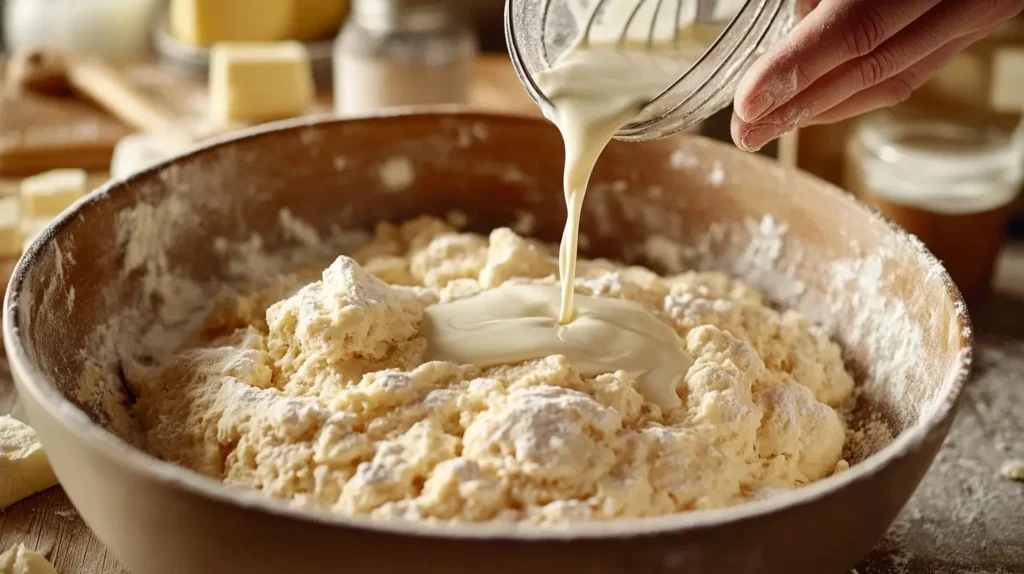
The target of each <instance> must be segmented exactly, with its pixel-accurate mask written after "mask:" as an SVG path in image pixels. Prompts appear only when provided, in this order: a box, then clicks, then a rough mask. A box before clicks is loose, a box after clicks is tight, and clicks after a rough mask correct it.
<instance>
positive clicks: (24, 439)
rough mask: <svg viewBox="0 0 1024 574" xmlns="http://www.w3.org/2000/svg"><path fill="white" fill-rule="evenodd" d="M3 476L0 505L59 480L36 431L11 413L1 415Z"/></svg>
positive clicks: (0, 466)
mask: <svg viewBox="0 0 1024 574" xmlns="http://www.w3.org/2000/svg"><path fill="white" fill-rule="evenodd" d="M0 477H3V480H0V508H6V507H8V506H10V505H12V504H14V503H15V502H18V501H19V500H21V499H23V498H27V497H29V496H32V495H33V494H35V493H37V492H42V491H44V490H46V489H47V488H50V487H52V486H54V485H56V484H57V477H55V476H54V475H53V470H52V469H51V468H50V463H49V462H48V461H47V460H46V454H45V453H44V452H43V446H42V445H41V444H39V439H38V438H36V431H35V430H33V429H32V427H30V426H28V425H27V424H25V423H23V422H21V421H19V420H18V419H15V418H13V417H9V416H0ZM0 572H6V571H5V570H3V569H2V568H0Z"/></svg>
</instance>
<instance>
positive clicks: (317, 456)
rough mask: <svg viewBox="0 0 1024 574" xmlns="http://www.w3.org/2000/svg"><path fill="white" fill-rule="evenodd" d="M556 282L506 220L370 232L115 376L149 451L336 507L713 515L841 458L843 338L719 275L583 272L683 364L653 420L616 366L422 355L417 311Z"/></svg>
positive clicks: (544, 256) (466, 513)
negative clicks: (168, 350) (509, 287)
mask: <svg viewBox="0 0 1024 574" xmlns="http://www.w3.org/2000/svg"><path fill="white" fill-rule="evenodd" d="M557 272H558V260H557V254H556V252H555V250H553V249H551V248H549V247H548V246H546V245H542V244H539V243H537V242H534V241H532V240H528V239H524V238H522V237H519V236H517V235H516V234H515V233H513V232H512V231H510V230H508V229H498V230H495V231H493V232H492V233H491V234H490V236H489V237H482V236H478V235H474V234H468V233H461V232H459V231H458V230H456V229H453V228H451V227H450V226H448V225H447V224H445V223H443V222H441V221H439V220H436V219H431V218H421V219H417V220H414V221H410V222H407V223H405V224H402V225H399V226H396V225H391V224H381V225H380V226H379V228H378V229H377V232H376V235H375V238H374V240H373V241H372V242H371V243H370V244H368V245H366V246H365V247H363V248H361V249H359V250H358V251H357V252H355V253H353V254H352V256H351V257H347V256H342V257H339V258H338V259H337V260H336V261H335V262H334V263H333V264H332V265H331V266H330V267H328V268H327V270H326V271H324V272H323V274H322V277H321V278H320V279H319V280H316V281H313V282H312V283H309V284H308V285H304V286H303V283H305V281H306V280H307V279H308V274H302V273H300V274H297V275H295V276H291V277H286V278H283V279H281V280H280V281H279V282H278V283H277V284H275V285H272V286H271V287H269V288H267V289H266V290H264V291H260V292H255V293H252V294H250V295H248V296H246V297H243V298H237V299H233V300H228V301H224V302H222V304H220V305H219V306H218V307H217V309H215V310H214V312H213V313H212V314H211V315H210V317H209V320H208V323H207V326H206V329H205V330H204V332H203V334H202V337H201V338H200V342H199V343H197V344H195V345H194V346H191V347H189V348H186V349H183V350H181V351H180V352H179V353H178V354H176V355H175V356H173V357H171V358H169V359H167V360H164V361H158V362H155V363H154V362H146V363H138V364H129V365H127V366H126V376H127V378H128V381H129V383H130V385H131V386H132V388H133V389H134V391H135V392H136V395H137V401H136V404H135V409H136V414H137V416H138V418H139V419H140V420H141V422H142V424H143V426H144V428H145V445H144V446H145V448H146V449H147V450H149V451H150V452H151V453H153V454H154V455H156V456H159V457H160V458H163V459H165V460H168V461H172V462H174V463H177V464H180V465H183V466H185V467H188V468H190V469H193V470H195V471H197V472H200V473H202V474H205V475H207V476H210V477H213V478H216V479H219V480H222V481H224V482H225V483H227V484H231V485H237V486H242V487H246V488H251V489H255V490H258V491H262V492H263V493H266V494H267V495H270V496H273V497H277V498H281V499H285V500H289V501H293V502H294V503H296V504H300V505H305V506H310V507H318V508H322V509H328V510H331V511H334V512H339V513H343V514H348V515H366V516H374V517H382V518H402V519H410V520H463V521H486V520H513V521H526V522H533V523H541V524H550V523H564V522H567V521H577V520H592V519H612V518H618V517H640V516H652V515H659V514H667V513H673V512H680V511H686V510H691V509H703V508H714V507H722V506H727V505H732V504H737V503H740V502H743V501H746V500H751V499H755V498H758V497H762V496H766V495H769V494H770V493H773V492H777V491H778V490H779V489H792V488H797V487H799V486H801V485H804V484H807V483H809V482H812V481H815V480H818V479H821V478H824V477H826V476H829V475H831V474H832V473H833V472H836V470H837V468H839V469H842V468H844V467H845V461H842V460H841V456H842V449H843V442H844V437H845V428H844V422H843V420H842V416H841V415H840V413H839V411H838V410H837V409H838V408H839V407H841V406H842V405H843V404H844V403H845V402H847V401H848V399H849V398H850V396H851V393H852V390H853V380H852V379H851V378H850V376H849V375H848V374H847V373H846V371H845V370H844V368H843V362H842V358H841V353H840V349H839V347H838V345H836V344H835V343H833V342H832V341H831V340H829V338H828V336H827V334H826V333H825V332H824V331H823V330H821V329H819V328H818V327H817V326H815V325H814V324H812V323H810V322H809V321H808V320H807V319H806V318H804V317H802V316H801V315H800V314H798V313H795V312H792V311H781V312H780V311H776V310H774V309H772V308H771V307H769V306H768V305H767V304H766V302H765V301H764V300H763V299H762V296H761V294H760V293H758V292H757V291H756V290H755V289H753V288H751V287H749V286H747V285H744V284H742V283H740V282H737V281H734V280H732V279H730V278H729V277H727V276H724V275H721V274H716V273H692V272H691V273H683V274H680V275H676V276H672V277H661V276H658V275H656V274H655V273H653V272H651V271H649V270H647V269H644V268H640V267H627V266H623V265H620V264H618V263H613V262H610V261H604V260H594V261H588V260H580V262H579V268H578V278H577V281H576V284H575V285H576V291H577V293H579V294H581V295H589V296H596V297H611V298H619V299H625V300H629V301H634V302H636V303H639V304H641V305H643V306H644V307H645V308H646V309H647V310H648V311H650V312H651V313H652V314H653V315H654V316H655V317H656V318H658V319H659V320H661V321H663V322H664V323H665V324H666V325H669V326H670V327H672V328H673V329H675V331H676V332H677V333H678V334H679V336H680V340H681V343H682V345H683V346H684V347H685V351H686V352H687V353H689V354H690V355H691V356H692V357H693V359H694V364H693V365H692V367H690V368H689V370H688V371H687V372H686V375H685V377H684V380H683V383H682V385H681V386H680V387H679V391H678V395H679V399H680V404H681V406H680V407H678V408H674V409H671V410H668V411H663V410H662V409H660V408H659V407H658V406H657V405H656V404H655V403H653V402H651V401H649V400H647V399H646V398H645V397H644V396H643V394H642V393H641V392H640V386H639V384H638V382H637V380H635V379H634V378H633V377H631V376H630V375H629V374H628V373H626V372H624V371H618V372H611V373H605V374H599V375H597V376H589V377H588V376H581V375H580V373H579V372H578V371H577V370H576V369H575V368H574V367H573V365H572V364H571V363H570V362H569V360H568V359H566V358H565V357H562V356H550V357H546V358H543V359H540V360H533V361H526V362H523V363H520V364H514V365H503V366H496V367H488V368H481V367H476V366H471V365H457V364H452V363H446V362H424V355H425V353H426V347H427V345H426V341H425V340H424V338H423V336H422V333H421V324H422V319H423V313H424V309H425V308H426V307H427V306H428V305H431V304H433V303H436V302H450V301H455V300H459V299H462V298H465V297H468V296H471V295H474V294H476V293H479V292H481V291H482V290H487V289H494V288H496V287H498V286H499V285H502V284H504V283H506V282H509V281H516V282H526V283H532V284H543V285H556V284H557V279H556V275H557ZM275 301H276V302H275ZM271 303H272V304H271Z"/></svg>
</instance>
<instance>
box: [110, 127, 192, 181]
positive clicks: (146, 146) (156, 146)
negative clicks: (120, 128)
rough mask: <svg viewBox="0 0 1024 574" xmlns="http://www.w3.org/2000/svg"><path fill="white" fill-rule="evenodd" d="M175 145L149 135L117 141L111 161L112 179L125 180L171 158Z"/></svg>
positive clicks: (141, 134)
mask: <svg viewBox="0 0 1024 574" xmlns="http://www.w3.org/2000/svg"><path fill="white" fill-rule="evenodd" d="M175 153H177V150H176V148H175V146H174V145H172V144H171V143H169V142H165V141H163V140H162V139H160V138H158V137H156V136H154V135H151V134H147V133H141V132H140V133H135V134H131V135H127V136H125V137H123V138H121V139H119V140H117V145H115V146H114V156H113V158H112V159H111V160H110V178H111V179H124V178H126V177H128V176H130V175H134V174H136V173H138V172H140V171H142V170H144V169H147V168H149V167H151V166H153V165H156V164H158V163H160V162H161V161H163V160H165V159H168V158H170V157H171V156H173V155H174V154H175Z"/></svg>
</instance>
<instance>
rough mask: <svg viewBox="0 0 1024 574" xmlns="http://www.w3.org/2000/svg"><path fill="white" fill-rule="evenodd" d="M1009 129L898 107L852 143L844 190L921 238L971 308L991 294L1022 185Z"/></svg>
mask: <svg viewBox="0 0 1024 574" xmlns="http://www.w3.org/2000/svg"><path fill="white" fill-rule="evenodd" d="M1013 134H1014V131H1013V128H1012V126H1007V125H1003V124H1000V123H998V122H990V121H986V120H985V119H984V118H977V117H976V118H971V119H957V118H953V117H943V116H939V115H935V114H929V113H927V112H923V111H919V110H913V109H907V108H895V109H892V110H885V111H881V112H876V113H874V114H870V115H868V116H866V117H864V118H863V119H862V120H861V121H860V122H859V125H858V127H857V128H856V130H855V132H854V135H853V137H852V138H851V140H850V141H849V145H848V149H847V155H846V161H845V165H844V184H845V186H846V187H847V189H849V190H850V191H852V192H853V193H854V194H855V195H857V196H858V197H859V198H860V199H861V200H862V201H864V202H865V203H867V204H869V205H872V206H874V207H876V208H877V209H879V211H881V212H882V213H883V214H884V215H886V216H887V217H888V218H890V219H891V220H893V221H895V222H896V223H898V224H900V225H901V226H903V228H904V229H906V230H907V231H909V232H910V233H913V234H914V235H916V236H918V238H920V239H921V240H922V241H923V242H924V243H925V245H927V246H928V248H929V249H930V250H931V251H932V253H934V254H935V256H936V257H938V258H939V259H940V260H942V262H943V264H944V265H945V267H946V269H947V270H948V271H949V274H950V276H951V277H952V278H953V281H954V282H955V283H956V284H957V286H958V287H959V288H960V291H961V293H962V294H963V296H964V299H965V300H967V301H968V303H973V302H976V301H978V300H979V299H980V298H981V297H982V296H983V295H984V294H985V292H986V291H987V290H988V288H989V286H990V284H991V281H992V274H993V271H994V268H995V262H996V258H997V257H998V255H999V252H1000V250H1001V248H1002V246H1003V244H1004V243H1005V240H1006V226H1007V223H1008V221H1009V218H1010V215H1011V213H1012V211H1013V202H1014V200H1015V199H1016V197H1017V196H1018V194H1019V193H1020V191H1021V186H1022V184H1024V149H1022V147H1024V146H1022V145H1021V144H1020V143H1019V142H1017V139H1018V138H1015V137H1014V136H1013Z"/></svg>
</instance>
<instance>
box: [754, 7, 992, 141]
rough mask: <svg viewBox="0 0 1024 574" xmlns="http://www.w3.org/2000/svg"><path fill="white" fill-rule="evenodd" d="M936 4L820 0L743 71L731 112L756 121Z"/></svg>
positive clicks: (870, 48) (873, 46)
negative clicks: (782, 37)
mask: <svg viewBox="0 0 1024 574" xmlns="http://www.w3.org/2000/svg"><path fill="white" fill-rule="evenodd" d="M804 1H805V2H807V1H811V0H804ZM953 1H958V0H953ZM939 2H940V0H901V1H885V0H881V1H880V0H821V1H820V2H818V5H817V7H816V8H814V10H812V11H811V12H810V13H809V14H808V15H807V17H806V18H804V19H803V20H802V21H800V22H799V23H798V24H797V25H796V26H795V27H794V29H793V31H792V32H791V33H790V34H789V36H788V37H787V38H786V39H785V40H783V42H782V43H780V44H779V45H778V46H776V47H775V48H774V49H773V50H772V51H771V52H770V53H768V54H766V55H765V56H763V57H761V58H759V59H758V61H757V62H755V63H754V65H753V66H752V67H751V69H750V70H748V71H747V73H746V74H744V76H743V78H742V79H741V80H740V83H739V86H738V87H737V90H736V98H735V106H734V109H735V111H736V114H737V115H738V116H739V117H740V118H741V119H743V120H744V121H746V122H753V121H756V120H759V119H761V118H762V117H764V116H765V115H766V114H768V113H770V112H772V111H773V110H775V109H776V108H777V107H779V106H781V105H782V104H785V103H786V102H787V101H789V100H790V99H791V98H793V97H794V96H795V95H796V94H798V93H800V91H802V90H804V89H805V88H807V86H809V85H811V84H812V83H813V82H814V81H815V80H817V79H818V78H820V77H822V76H823V75H825V74H826V73H828V72H829V71H830V70H833V69H834V68H836V67H837V66H839V65H841V64H843V63H844V62H848V61H850V60H852V59H854V58H856V57H858V56H862V55H864V54H867V53H870V52H871V51H872V50H874V49H875V48H876V47H877V46H879V45H880V44H881V43H882V42H884V41H885V40H887V39H888V38H890V37H892V36H893V35H894V34H896V33H897V32H899V31H900V30H901V29H903V28H904V27H905V26H907V25H908V24H910V23H911V22H913V21H914V20H915V19H917V18H918V17H920V16H921V15H922V14H924V13H925V12H927V11H928V10H929V9H931V8H932V7H934V6H935V5H936V4H938V3H939ZM966 3H967V4H971V3H972V2H966Z"/></svg>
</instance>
